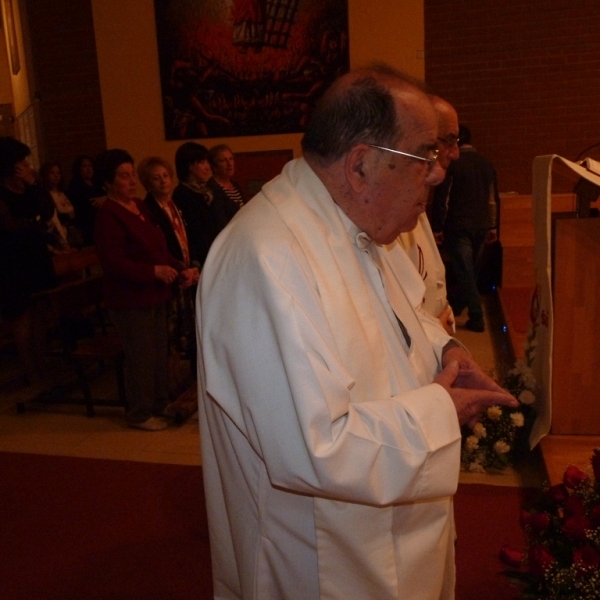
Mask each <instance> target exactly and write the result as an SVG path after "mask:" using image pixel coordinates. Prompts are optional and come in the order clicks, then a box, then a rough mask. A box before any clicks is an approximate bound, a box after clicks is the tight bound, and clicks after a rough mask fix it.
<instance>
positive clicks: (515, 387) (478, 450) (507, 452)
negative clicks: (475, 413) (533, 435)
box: [461, 360, 536, 472]
mask: <svg viewBox="0 0 600 600" xmlns="http://www.w3.org/2000/svg"><path fill="white" fill-rule="evenodd" d="M502 386H503V387H504V388H505V389H506V390H508V391H509V392H510V393H511V394H512V395H513V396H515V398H517V399H518V400H519V403H520V405H519V406H518V407H517V408H509V407H506V406H491V407H489V408H488V409H487V411H486V412H485V413H483V414H482V416H481V417H480V419H479V421H477V423H476V424H475V425H474V426H473V427H469V426H468V425H465V426H463V428H462V446H461V463H462V468H463V470H465V471H471V472H484V471H502V470H504V469H506V468H507V467H509V466H511V465H513V464H514V463H515V462H516V461H517V459H518V458H519V457H520V456H522V455H523V454H524V452H525V451H526V450H527V439H528V437H529V432H530V430H531V426H532V424H533V420H534V418H535V411H534V409H533V406H532V404H533V403H534V402H535V398H536V380H535V376H534V375H533V372H532V370H531V368H530V367H529V366H528V364H527V363H526V362H525V361H523V360H518V361H517V362H516V363H515V366H514V368H512V369H510V370H509V371H508V373H507V374H506V376H505V378H504V381H503V383H502Z"/></svg>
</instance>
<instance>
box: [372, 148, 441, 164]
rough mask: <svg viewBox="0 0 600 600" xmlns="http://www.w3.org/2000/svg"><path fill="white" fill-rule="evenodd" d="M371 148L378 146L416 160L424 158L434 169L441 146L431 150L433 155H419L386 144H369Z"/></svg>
mask: <svg viewBox="0 0 600 600" xmlns="http://www.w3.org/2000/svg"><path fill="white" fill-rule="evenodd" d="M368 145H369V146H371V148H377V149H378V150H385V151H386V152H393V153H394V154H401V155H402V156H408V158H414V159H415V160H422V161H423V162H426V163H427V165H428V167H429V169H430V170H431V169H433V165H435V161H436V160H437V159H438V154H439V153H440V150H439V148H435V150H431V152H430V154H431V156H417V155H416V154H409V153H408V152H401V151H400V150H393V149H392V148H386V147H385V146H377V144H368Z"/></svg>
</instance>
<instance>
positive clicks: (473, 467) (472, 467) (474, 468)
mask: <svg viewBox="0 0 600 600" xmlns="http://www.w3.org/2000/svg"><path fill="white" fill-rule="evenodd" d="M468 470H469V471H470V472H471V473H485V469H484V468H483V467H482V466H481V464H480V463H478V462H472V463H470V464H469V466H468Z"/></svg>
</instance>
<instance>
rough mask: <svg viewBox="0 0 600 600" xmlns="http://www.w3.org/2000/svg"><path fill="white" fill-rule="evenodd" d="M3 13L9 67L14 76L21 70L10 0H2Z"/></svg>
mask: <svg viewBox="0 0 600 600" xmlns="http://www.w3.org/2000/svg"><path fill="white" fill-rule="evenodd" d="M4 11H5V14H6V34H7V36H8V49H9V51H10V66H11V70H12V74H13V75H16V74H17V73H18V72H19V71H20V70H21V59H20V58H19V45H18V41H17V27H16V25H15V14H14V12H13V4H12V0H4Z"/></svg>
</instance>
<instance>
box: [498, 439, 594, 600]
mask: <svg viewBox="0 0 600 600" xmlns="http://www.w3.org/2000/svg"><path fill="white" fill-rule="evenodd" d="M591 463H592V470H593V475H590V474H588V473H585V472H583V471H582V470H581V469H578V468H577V467H574V466H569V467H568V468H567V469H566V471H565V474H564V477H563V483H560V484H557V485H554V486H552V487H550V488H548V489H546V490H544V492H543V494H542V496H541V498H540V500H539V501H538V503H537V505H536V506H535V507H533V508H532V509H530V510H521V518H520V523H521V527H522V528H523V530H524V532H525V537H526V540H527V544H526V547H525V549H524V550H517V549H514V548H510V547H506V546H504V547H503V548H502V549H501V550H500V560H501V561H502V562H503V563H504V564H506V565H508V566H509V567H512V569H511V570H509V571H506V572H505V574H506V575H507V576H509V577H511V579H513V580H514V581H516V582H518V583H520V584H521V585H523V586H524V592H523V596H522V597H523V598H537V599H541V598H544V599H549V600H559V599H560V600H597V599H598V598H600V448H596V449H595V450H594V453H593V456H592V459H591Z"/></svg>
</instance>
